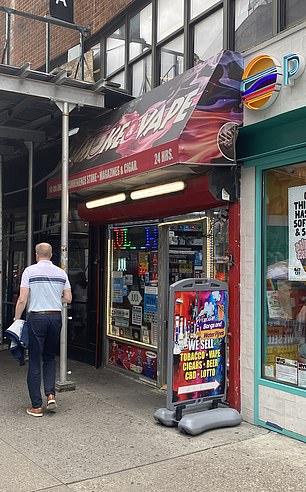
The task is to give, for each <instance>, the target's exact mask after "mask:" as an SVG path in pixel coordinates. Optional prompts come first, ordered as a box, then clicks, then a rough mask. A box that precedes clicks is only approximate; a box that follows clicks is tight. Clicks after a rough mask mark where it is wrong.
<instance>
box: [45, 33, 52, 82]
mask: <svg viewBox="0 0 306 492" xmlns="http://www.w3.org/2000/svg"><path fill="white" fill-rule="evenodd" d="M50 33H51V26H50V24H46V72H47V73H49V72H50Z"/></svg>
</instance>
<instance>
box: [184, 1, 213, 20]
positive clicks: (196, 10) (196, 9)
mask: <svg viewBox="0 0 306 492" xmlns="http://www.w3.org/2000/svg"><path fill="white" fill-rule="evenodd" d="M216 3H218V2H217V1H216V0H206V2H203V0H191V2H190V6H191V7H190V17H191V19H193V18H194V17H196V16H197V15H200V14H202V12H205V10H208V9H209V8H210V7H212V6H213V5H215V4H216Z"/></svg>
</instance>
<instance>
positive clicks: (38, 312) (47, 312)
mask: <svg viewBox="0 0 306 492" xmlns="http://www.w3.org/2000/svg"><path fill="white" fill-rule="evenodd" d="M29 314H61V311H30V313H29Z"/></svg>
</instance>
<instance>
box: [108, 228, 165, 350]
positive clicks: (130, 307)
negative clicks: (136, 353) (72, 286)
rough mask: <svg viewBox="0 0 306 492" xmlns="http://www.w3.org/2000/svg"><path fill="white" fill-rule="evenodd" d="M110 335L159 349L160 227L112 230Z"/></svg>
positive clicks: (110, 250) (110, 231)
mask: <svg viewBox="0 0 306 492" xmlns="http://www.w3.org/2000/svg"><path fill="white" fill-rule="evenodd" d="M109 238H110V243H109V244H110V248H109V253H110V255H111V259H110V262H109V264H110V265H111V272H110V279H111V286H110V312H109V314H108V336H110V337H112V338H114V339H117V340H124V341H127V342H129V341H131V342H133V343H134V344H139V345H145V346H148V347H150V348H156V347H157V336H158V322H157V315H158V312H157V306H158V227H157V224H147V225H131V226H122V227H120V226H118V227H110V230H109Z"/></svg>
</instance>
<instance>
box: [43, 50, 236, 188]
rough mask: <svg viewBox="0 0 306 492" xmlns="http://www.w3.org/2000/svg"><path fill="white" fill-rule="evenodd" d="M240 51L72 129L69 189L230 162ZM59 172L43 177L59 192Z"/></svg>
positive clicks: (156, 179) (135, 181) (133, 183)
mask: <svg viewBox="0 0 306 492" xmlns="http://www.w3.org/2000/svg"><path fill="white" fill-rule="evenodd" d="M242 66H243V61H242V56H241V55H240V54H239V53H235V52H232V51H222V52H220V53H218V54H217V55H216V56H214V57H211V58H209V59H208V60H207V61H205V62H202V63H200V64H198V65H196V66H195V67H193V68H191V69H190V70H187V71H186V72H184V73H183V74H182V75H180V76H178V77H176V78H175V79H173V80H171V81H169V82H167V83H165V84H163V85H161V86H159V87H157V88H155V89H153V90H152V91H151V92H149V93H147V94H144V95H143V96H141V97H139V98H137V99H134V100H133V101H130V102H128V103H126V104H124V105H123V106H121V107H120V108H119V109H116V110H114V111H112V112H111V113H109V114H108V115H106V117H105V119H104V120H103V124H102V125H100V126H99V127H97V122H93V124H92V125H91V127H90V128H87V129H86V130H85V131H84V129H83V131H81V132H79V134H78V135H77V137H75V138H76V142H75V146H74V148H73V150H72V153H71V155H70V160H71V163H70V164H71V166H70V179H69V189H70V191H71V192H75V193H81V194H83V195H85V196H86V195H87V196H88V195H90V196H94V195H97V193H98V194H99V196H103V194H109V192H110V191H114V190H116V191H120V190H127V189H133V188H134V189H135V188H137V187H139V186H141V187H143V186H144V185H146V184H151V183H160V182H166V181H167V180H168V181H169V180H173V178H176V177H180V178H182V177H187V178H188V177H190V176H191V177H192V176H195V175H197V174H201V173H203V172H204V171H205V169H207V166H232V165H233V163H234V158H235V155H234V142H235V134H236V133H235V130H236V128H237V125H240V124H241V122H242V108H241V99H240V81H241V76H242V71H243V69H242ZM60 190H61V182H60V176H58V177H57V178H53V179H50V180H49V181H48V196H49V197H55V196H58V194H59V193H60Z"/></svg>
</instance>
